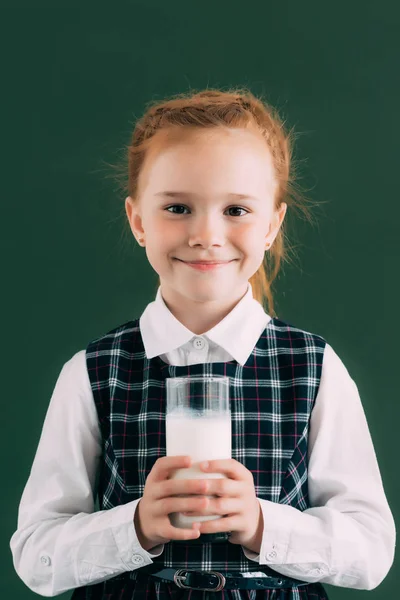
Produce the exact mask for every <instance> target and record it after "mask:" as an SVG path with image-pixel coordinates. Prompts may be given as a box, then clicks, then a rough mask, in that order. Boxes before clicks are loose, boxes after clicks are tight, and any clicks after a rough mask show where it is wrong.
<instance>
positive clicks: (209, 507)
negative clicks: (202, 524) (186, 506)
mask: <svg viewBox="0 0 400 600" xmlns="http://www.w3.org/2000/svg"><path fill="white" fill-rule="evenodd" d="M242 507H243V502H242V501H241V500H239V499H236V498H209V499H208V502H207V503H206V504H205V506H204V508H201V509H200V512H197V511H194V510H192V511H185V512H184V513H183V514H184V515H187V516H190V517H194V516H199V515H224V516H227V515H231V514H238V513H240V512H241V510H242Z"/></svg>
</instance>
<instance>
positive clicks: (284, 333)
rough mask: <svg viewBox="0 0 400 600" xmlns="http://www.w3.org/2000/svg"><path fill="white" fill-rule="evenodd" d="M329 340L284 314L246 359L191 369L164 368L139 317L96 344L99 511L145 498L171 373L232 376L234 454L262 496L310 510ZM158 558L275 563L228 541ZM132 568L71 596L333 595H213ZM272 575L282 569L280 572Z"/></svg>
mask: <svg viewBox="0 0 400 600" xmlns="http://www.w3.org/2000/svg"><path fill="white" fill-rule="evenodd" d="M325 345H326V342H325V340H324V339H323V338H322V337H320V336H318V335H315V334H311V333H308V332H305V331H303V330H301V329H298V328H296V327H293V326H291V325H289V324H287V323H285V322H283V321H281V320H280V319H278V318H272V319H271V320H270V321H269V322H268V324H267V326H266V328H265V329H264V331H263V332H262V334H261V336H260V337H259V339H258V341H257V343H256V345H255V347H254V348H253V351H252V353H251V355H250V356H249V358H248V360H247V362H246V364H245V365H244V366H241V365H240V364H239V363H238V362H237V361H236V360H231V361H228V362H214V363H213V362H210V363H202V364H194V365H188V366H174V365H168V364H167V363H165V362H164V361H163V360H162V359H161V358H160V357H159V356H156V357H154V358H152V359H150V360H149V359H148V358H147V357H146V354H145V350H144V345H143V341H142V337H141V333H140V327H139V319H136V320H134V321H128V322H127V323H125V324H123V325H120V326H119V327H117V328H115V329H113V330H111V331H109V332H108V333H107V334H105V335H103V336H102V337H100V338H97V339H95V340H94V341H92V342H90V343H89V344H88V346H87V348H86V362H87V369H88V374H89V379H90V384H91V388H92V391H93V397H94V402H95V405H96V409H97V413H98V419H99V426H100V428H101V434H102V448H103V457H102V461H101V472H100V474H99V479H98V482H99V483H98V498H99V507H100V510H106V509H110V508H113V507H115V506H117V505H121V504H125V503H127V502H130V501H132V500H134V499H136V498H139V497H141V496H143V490H144V486H145V482H146V478H147V476H148V474H149V473H150V471H151V469H152V467H153V465H154V463H155V462H156V460H157V459H158V458H159V457H161V456H165V455H166V438H165V402H166V385H165V379H166V378H167V377H182V376H191V375H192V376H194V375H223V376H225V377H226V376H228V377H229V378H230V400H231V414H232V458H234V459H236V460H237V461H239V462H241V463H242V464H243V465H244V466H245V467H246V468H247V469H249V471H251V472H252V473H253V475H254V487H255V492H256V496H257V497H258V498H265V499H267V500H270V501H271V502H278V503H281V504H290V505H291V506H294V507H295V508H297V509H299V510H301V511H303V510H305V509H307V508H309V507H310V504H309V499H308V486H307V472H308V471H307V440H308V430H309V420H310V415H311V411H312V409H313V406H314V402H315V398H316V396H317V392H318V388H319V382H320V378H321V371H322V361H323V354H324V349H325ZM132 519H133V514H132ZM132 526H133V523H132ZM153 562H154V563H157V564H159V565H160V569H161V567H162V566H165V567H176V568H177V569H178V568H184V567H187V568H192V569H198V570H216V571H218V570H221V571H224V570H225V571H226V570H228V569H229V570H230V571H234V570H238V571H242V572H243V571H246V572H251V571H257V570H265V571H268V569H269V567H268V566H267V565H259V564H258V563H256V562H254V561H251V560H249V559H248V558H247V557H246V556H245V554H244V553H243V550H242V547H241V546H240V545H236V544H235V545H234V544H230V543H229V542H226V543H218V544H211V543H206V544H199V545H197V546H196V545H193V546H190V545H189V544H186V543H185V542H182V541H180V542H178V543H175V542H174V541H170V542H169V543H167V544H165V546H164V551H163V553H162V554H161V555H160V556H159V557H156V558H154V559H153ZM128 568H129V566H127V571H126V572H124V573H123V574H121V575H117V576H115V577H113V578H111V579H108V580H106V581H103V582H100V583H96V584H91V585H86V586H81V587H79V588H76V589H75V590H74V592H73V595H72V596H71V600H83V599H85V600H88V599H90V600H145V599H146V600H167V599H171V600H183V599H188V600H200V599H206V598H220V599H221V600H228V599H237V600H239V599H242V598H247V599H256V600H261V599H263V600H271V599H273V600H304V599H306V598H307V599H312V600H327V598H328V596H327V593H326V591H325V589H324V587H323V586H322V585H321V583H310V584H307V585H303V586H298V587H293V588H290V589H289V588H282V589H274V590H272V589H270V590H268V589H266V590H260V589H258V590H227V589H224V590H222V591H219V592H207V591H201V590H187V589H180V588H178V587H177V586H176V585H175V584H174V583H172V582H171V583H167V582H163V581H160V580H154V579H152V578H150V576H149V575H148V574H145V573H144V572H142V573H141V569H140V568H134V569H133V570H128ZM270 574H272V575H274V576H276V575H277V572H276V571H272V573H270ZM297 579H301V578H299V577H297Z"/></svg>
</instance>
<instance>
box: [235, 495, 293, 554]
mask: <svg viewBox="0 0 400 600" xmlns="http://www.w3.org/2000/svg"><path fill="white" fill-rule="evenodd" d="M257 500H258V501H259V502H260V505H261V510H262V514H263V518H264V530H263V535H262V540H261V548H260V552H259V554H257V553H256V552H253V551H252V550H249V549H248V548H245V547H244V546H242V549H243V553H244V555H245V556H246V557H247V558H248V559H249V560H252V561H254V562H257V563H259V564H260V565H274V564H284V563H285V561H286V556H287V552H288V547H289V541H290V535H291V530H292V518H293V511H296V512H298V511H297V509H295V508H294V507H293V506H290V505H288V504H278V503H276V502H271V501H270V500H264V499H263V498H257Z"/></svg>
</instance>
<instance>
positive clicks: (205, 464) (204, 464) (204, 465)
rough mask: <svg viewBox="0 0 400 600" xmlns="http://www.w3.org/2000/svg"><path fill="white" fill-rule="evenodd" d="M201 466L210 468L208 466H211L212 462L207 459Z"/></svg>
mask: <svg viewBox="0 0 400 600" xmlns="http://www.w3.org/2000/svg"><path fill="white" fill-rule="evenodd" d="M201 466H202V468H203V469H208V467H209V466H210V463H209V462H208V460H206V461H204V462H203V463H201Z"/></svg>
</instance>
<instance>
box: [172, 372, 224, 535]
mask: <svg viewBox="0 0 400 600" xmlns="http://www.w3.org/2000/svg"><path fill="white" fill-rule="evenodd" d="M165 426H166V446H167V456H179V455H188V456H190V457H191V459H192V466H191V467H189V468H184V469H176V471H174V473H173V474H172V475H171V477H170V478H171V479H218V478H225V477H226V476H225V475H224V474H223V473H206V472H204V471H202V470H201V469H200V466H199V464H200V463H201V462H203V461H204V460H215V459H220V458H232V426H231V409H230V400H229V377H224V376H222V375H210V376H193V377H190V376H189V377H170V378H167V379H166V415H165ZM194 495H197V494H194ZM182 496H184V495H183V494H182ZM209 497H212V496H209ZM222 516H223V515H201V516H190V515H184V514H182V513H171V514H170V515H169V518H170V521H171V523H172V525H173V526H174V527H181V528H191V526H192V523H194V522H200V521H210V520H212V519H220V518H221V517H222ZM227 539H228V532H223V533H208V534H201V535H200V536H199V537H198V538H197V539H195V540H184V543H186V544H187V543H191V544H192V543H205V542H225V541H227ZM174 541H175V542H177V541H178V540H174ZM179 541H180V540H179Z"/></svg>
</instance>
